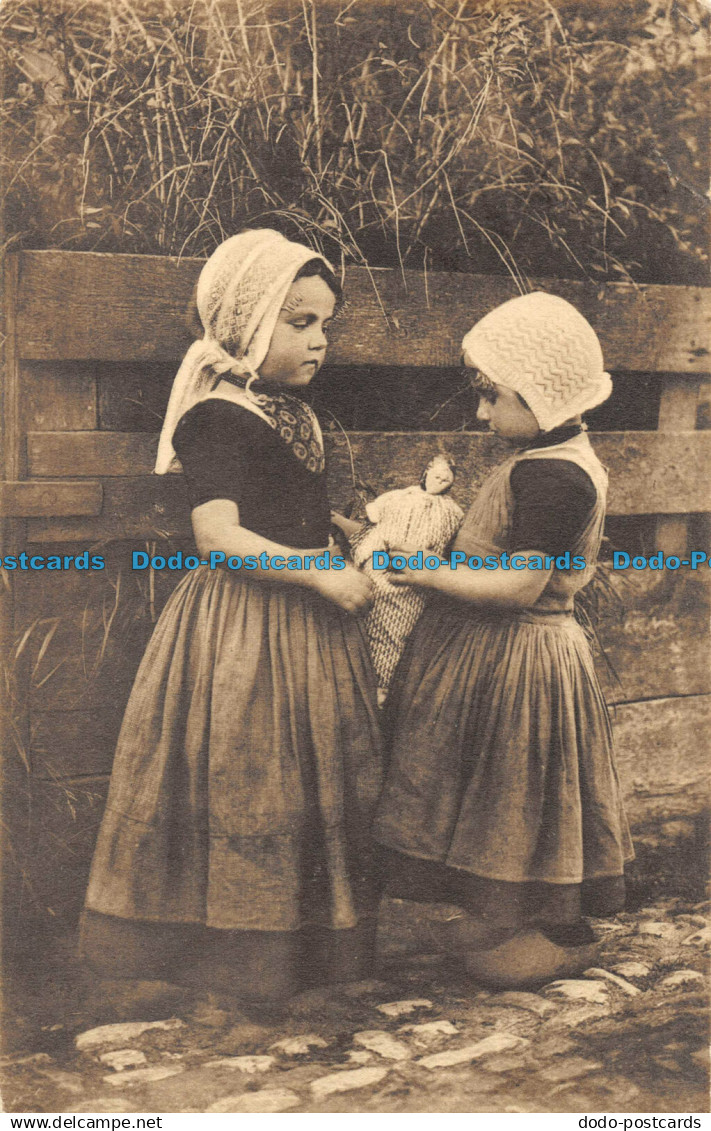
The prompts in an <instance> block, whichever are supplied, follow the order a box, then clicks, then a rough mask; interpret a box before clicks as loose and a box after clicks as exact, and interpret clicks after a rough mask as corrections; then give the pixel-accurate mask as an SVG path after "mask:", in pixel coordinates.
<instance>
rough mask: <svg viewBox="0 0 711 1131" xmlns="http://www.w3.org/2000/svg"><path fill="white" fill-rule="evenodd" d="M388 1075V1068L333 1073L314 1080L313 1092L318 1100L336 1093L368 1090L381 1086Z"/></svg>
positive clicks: (357, 1069)
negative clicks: (360, 1089) (381, 1082)
mask: <svg viewBox="0 0 711 1131" xmlns="http://www.w3.org/2000/svg"><path fill="white" fill-rule="evenodd" d="M387 1074H388V1069H387V1068H356V1069H354V1070H353V1071H352V1072H333V1073H331V1074H330V1075H329V1076H322V1077H321V1078H320V1079H319V1080H313V1081H312V1083H311V1091H312V1092H313V1094H314V1096H315V1097H316V1098H317V1099H323V1098H324V1096H332V1095H334V1094H335V1093H336V1092H352V1091H355V1089H356V1088H367V1087H368V1086H369V1085H370V1084H379V1083H380V1081H381V1080H384V1079H385V1077H386V1076H387Z"/></svg>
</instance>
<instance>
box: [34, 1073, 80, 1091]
mask: <svg viewBox="0 0 711 1131" xmlns="http://www.w3.org/2000/svg"><path fill="white" fill-rule="evenodd" d="M38 1072H39V1074H40V1076H44V1077H45V1079H47V1080H51V1081H52V1083H53V1084H54V1085H55V1087H57V1088H64V1089H65V1091H67V1092H72V1093H73V1094H74V1095H75V1096H80V1095H81V1094H82V1092H83V1091H84V1081H83V1080H82V1078H81V1076H80V1075H79V1074H78V1073H76V1072H64V1071H63V1070H62V1069H61V1068H39V1069H38Z"/></svg>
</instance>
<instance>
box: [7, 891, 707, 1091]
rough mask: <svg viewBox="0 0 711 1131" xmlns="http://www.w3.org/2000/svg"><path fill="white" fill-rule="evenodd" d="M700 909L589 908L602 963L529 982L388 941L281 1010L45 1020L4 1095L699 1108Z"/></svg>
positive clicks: (14, 1066)
mask: <svg viewBox="0 0 711 1131" xmlns="http://www.w3.org/2000/svg"><path fill="white" fill-rule="evenodd" d="M710 915H711V903H709V902H707V903H703V904H696V905H692V904H690V903H688V902H685V901H683V900H680V899H668V900H662V901H658V902H657V903H656V904H654V905H653V906H651V907H648V908H645V909H643V910H642V911H638V912H635V913H624V914H622V915H619V916H617V917H616V918H614V919H609V920H598V921H595V922H594V923H593V926H594V927H595V928H596V930H597V931H598V932H599V934H600V935H602V936H603V937H604V940H605V945H604V949H603V955H602V958H601V960H600V966H599V967H595V968H593V969H591V970H588V971H586V972H585V975H584V976H583V977H581V978H579V979H574V980H567V981H561V982H554V983H552V984H550V985H548V986H544V987H542V988H541V989H540V990H539V991H538V992H536V993H523V992H507V993H496V992H490V991H486V990H482V989H480V988H478V987H476V986H475V985H473V984H472V983H471V981H470V980H467V978H466V975H464V974H463V972H462V970H461V968H460V967H459V966H458V965H457V964H456V963H455V962H454V961H449V960H447V959H445V958H443V957H442V956H440V955H422V954H420V955H409V956H403V955H397V956H394V957H391V958H390V959H387V958H386V959H385V960H384V961H383V963H382V968H381V970H380V971H379V978H378V979H377V980H372V981H367V982H361V983H356V984H349V985H345V986H340V987H333V988H329V989H328V990H318V991H312V992H309V993H305V994H301V995H299V997H298V998H296V999H294V1000H293V1002H291V1003H290V1006H289V1009H288V1011H286V1012H285V1013H284V1014H283V1015H282V1016H281V1017H280V1018H279V1020H272V1021H267V1020H265V1019H264V1018H262V1019H261V1021H260V1022H259V1023H258V1022H256V1021H254V1020H248V1019H246V1018H245V1017H244V1016H243V1015H239V1014H233V1013H231V1012H230V1011H229V1010H227V1009H224V1008H219V1007H218V1006H217V1005H215V1004H214V1003H212V1002H210V1001H209V1000H206V1001H202V1002H200V1003H198V1004H197V1005H193V1006H192V1009H191V1010H190V1011H189V1012H185V1013H183V1014H180V1012H179V1011H178V1015H176V1016H174V1017H172V1018H169V1019H166V1020H163V1021H156V1020H155V1019H151V1020H146V1021H144V1022H131V1023H123V1024H113V1025H106V1026H99V1027H95V1028H93V1029H86V1028H85V1029H84V1031H81V1032H77V1031H76V1029H75V1030H74V1031H71V1030H68V1031H66V1032H64V1031H63V1026H62V1025H61V1024H55V1025H54V1026H48V1027H47V1028H48V1029H52V1030H54V1035H55V1037H56V1038H57V1040H56V1043H55V1046H53V1051H52V1053H51V1054H50V1053H49V1052H37V1051H35V1050H33V1049H32V1048H28V1049H26V1050H24V1051H17V1052H14V1053H13V1054H11V1055H8V1056H6V1057H4V1058H2V1061H0V1065H1V1066H2V1076H3V1096H4V1099H5V1105H6V1109H7V1110H10V1111H27V1112H44V1111H62V1112H127V1113H130V1112H149V1113H155V1112H180V1111H182V1112H236V1113H239V1112H282V1111H284V1112H287V1111H288V1112H300V1111H301V1112H314V1113H315V1112H359V1111H372V1112H608V1113H621V1112H640V1111H642V1112H667V1113H672V1112H702V1111H706V1110H707V1103H708V1101H707V1094H708V1093H707V1080H708V1047H707V1046H708V1041H707V1032H706V1030H707V1017H708V1008H707V994H706V991H707V984H706V983H707V969H708V968H707V963H706V955H707V952H708V949H709V943H710V941H711V925H710V923H709V917H710ZM60 1037H63V1038H64V1043H63V1044H62V1042H61V1040H59V1038H60ZM45 1047H47V1045H45Z"/></svg>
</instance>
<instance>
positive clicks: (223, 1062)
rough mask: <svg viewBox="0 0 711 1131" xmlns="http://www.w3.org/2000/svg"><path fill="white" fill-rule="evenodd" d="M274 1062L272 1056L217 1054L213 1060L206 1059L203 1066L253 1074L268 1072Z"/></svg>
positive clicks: (274, 1059)
mask: <svg viewBox="0 0 711 1131" xmlns="http://www.w3.org/2000/svg"><path fill="white" fill-rule="evenodd" d="M275 1064H276V1058H275V1057H273V1056H219V1057H216V1059H215V1060H206V1061H205V1063H204V1064H203V1068H229V1069H231V1070H232V1071H234V1072H247V1073H248V1074H249V1075H250V1076H254V1075H255V1074H256V1073H258V1072H268V1071H269V1069H270V1068H273V1067H274V1065H275Z"/></svg>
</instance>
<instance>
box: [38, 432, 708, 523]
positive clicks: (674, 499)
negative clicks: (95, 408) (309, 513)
mask: <svg viewBox="0 0 711 1131" xmlns="http://www.w3.org/2000/svg"><path fill="white" fill-rule="evenodd" d="M592 439H593V443H594V446H595V449H596V451H597V453H598V455H599V457H600V459H601V460H602V462H603V463H604V464H605V465H606V466H607V467H608V468H609V469H610V477H611V485H610V500H609V513H610V514H616V515H619V514H687V513H691V512H704V511H708V510H711V493H710V492H709V486H708V484H709V482H710V481H711V433H709V432H683V433H670V432H667V433H659V432H598V433H593V435H592ZM327 440H328V443H329V449H330V451H329V459H330V462H331V464H332V468H331V477H332V486H331V489H332V491H333V490H334V484H335V491H336V492H338V493H339V494H340V495H341V496H342V485H343V483H344V480H345V483H346V484H347V483H348V482H349V475H350V453H351V450H352V452H353V455H354V457H355V463H356V471H357V473H358V474H359V475H360V476H361V477H362V478H363V479H364V480H365V481H366V482H369V483H372V486H373V488H374V490H375V491H376V492H380V491H383V490H388V489H389V488H391V487H393V486H403V485H404V484H407V483H412V482H415V483H416V482H418V481H419V478H420V475H421V473H422V468H423V467H424V465H425V464H426V463H427V461H428V459H429V458H431V456H432V455H433V454H434V453H435V452H440V451H441V452H444V453H446V454H447V455H449V456H450V457H451V458H453V459H454V460H455V462H456V463H457V465H458V466H459V467H460V468H461V471H460V477H459V480H458V483H457V485H456V489H455V492H454V493H455V497H456V498H457V499H459V500H460V501H461V502H462V503H463V504H464V505H466V504H467V503H468V502H469V500H470V497H471V490H472V487H475V486H477V485H478V484H479V483H480V482H481V473H482V472H485V471H487V470H489V468H490V467H491V466H492V465H493V464H494V463H496V462H497V459H500V458H501V457H502V456H503V455H504V454H505V450H506V449H505V448H504V446H503V445H502V444H501V443H500V442H499V441H497V440H496V439H495V438H494V437H492V436H490V435H487V434H485V433H478V432H457V433H451V432H450V433H447V432H429V433H428V432H418V433H401V432H400V433H396V432H385V433H377V432H372V433H367V432H352V433H350V434H349V444H350V448H349V447H348V445H346V443H345V441H344V440H343V438H342V437H338V436H328V437H327ZM156 445H157V437H156V436H155V435H151V434H149V433H141V432H34V433H30V434H29V435H28V438H27V447H28V460H29V468H30V474H31V475H32V476H35V477H38V476H44V475H46V476H52V477H55V476H61V475H72V476H82V475H86V476H91V477H98V476H101V477H103V476H107V477H109V476H110V477H123V476H137V475H148V474H150V472H151V471H152V469H153V464H154V460H155V451H156ZM472 473H473V474H474V477H475V479H474V483H473V484H472V483H471V481H470V476H471V475H472ZM467 487H469V490H467ZM162 491H163V487H162V486H161V485H160V484H159V482H157V483H156V498H158V499H160V498H161V497H162Z"/></svg>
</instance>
